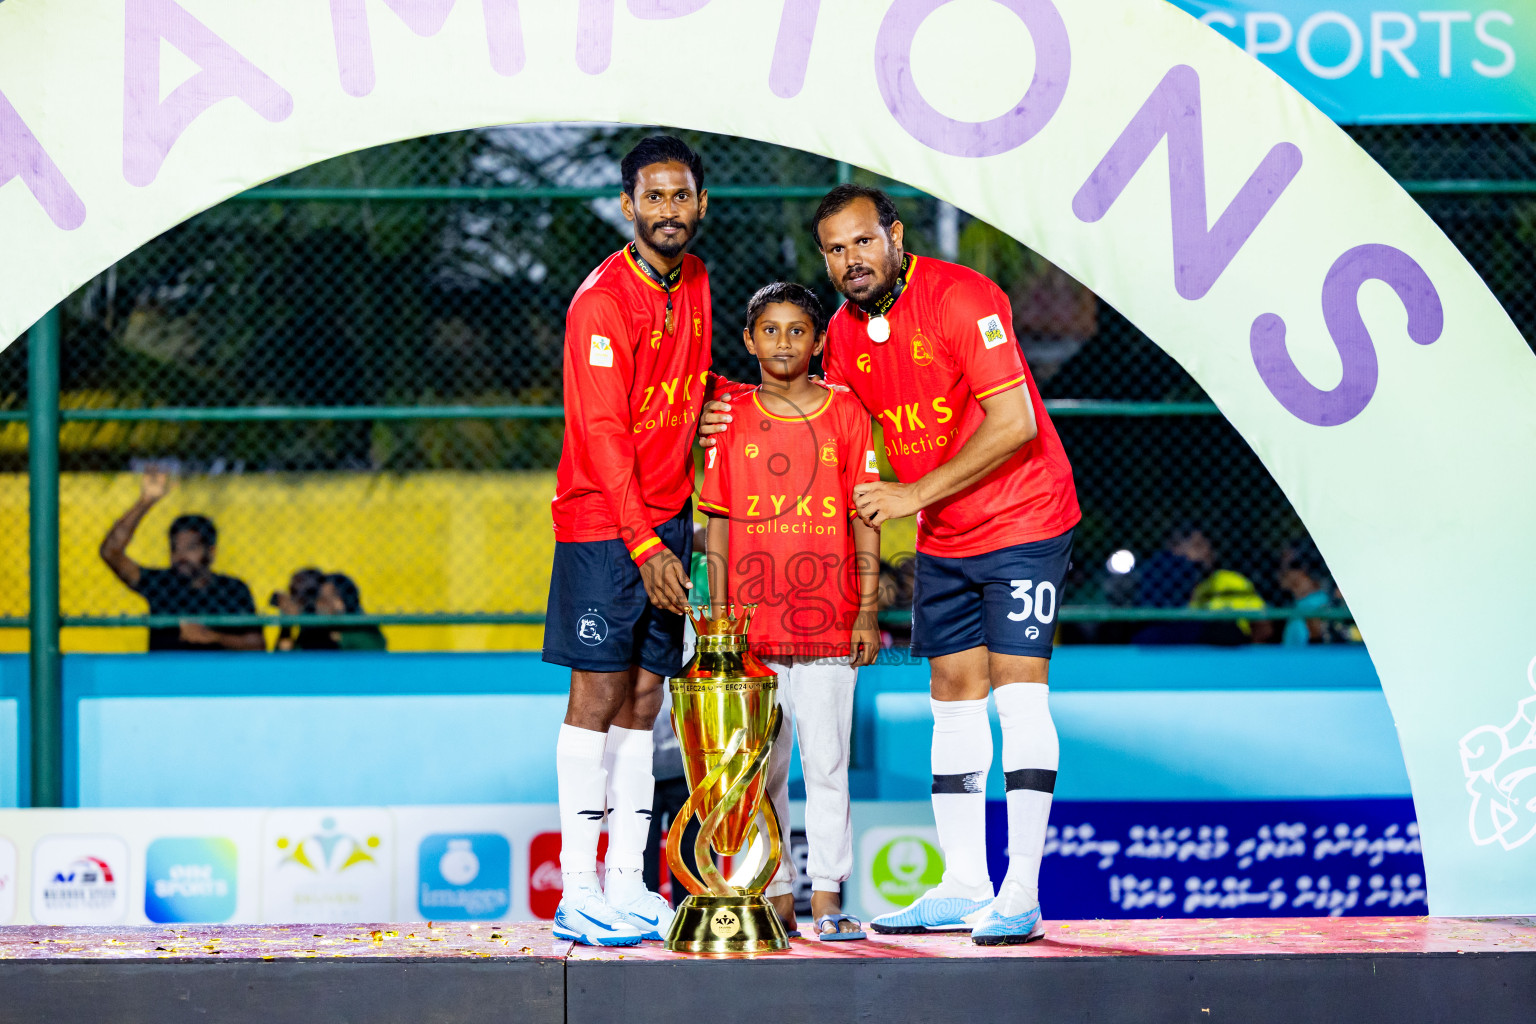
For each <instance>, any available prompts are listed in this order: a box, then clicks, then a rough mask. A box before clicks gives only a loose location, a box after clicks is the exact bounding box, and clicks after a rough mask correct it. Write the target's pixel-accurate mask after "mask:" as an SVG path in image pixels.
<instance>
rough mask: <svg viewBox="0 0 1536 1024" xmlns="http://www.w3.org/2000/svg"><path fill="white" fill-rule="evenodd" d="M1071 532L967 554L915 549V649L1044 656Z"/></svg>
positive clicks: (923, 654)
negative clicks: (982, 650) (959, 555)
mask: <svg viewBox="0 0 1536 1024" xmlns="http://www.w3.org/2000/svg"><path fill="white" fill-rule="evenodd" d="M1072 533H1073V531H1071V530H1068V531H1067V532H1066V533H1064V534H1062V535H1061V536H1060V537H1052V538H1051V539H1050V540H1038V541H1033V542H1031V543H1029V544H1017V545H1015V546H1013V547H1011V548H1002V549H1000V550H997V551H988V552H987V553H986V554H982V555H971V556H970V557H969V558H935V557H933V556H932V555H925V554H923V553H922V552H921V551H919V552H918V553H917V575H916V577H915V578H914V581H913V587H912V653H913V654H914V655H916V656H917V657H919V658H939V657H943V656H944V655H946V654H954V653H956V652H958V651H968V650H970V649H971V648H972V647H985V648H986V649H987V650H989V651H991V652H993V653H995V654H1019V655H1023V656H1025V657H1029V658H1049V657H1050V656H1051V640H1052V638H1053V637H1054V636H1055V633H1056V610H1057V609H1058V608H1060V607H1061V583H1062V580H1063V579H1065V578H1066V575H1067V567H1068V566H1069V565H1071V563H1072Z"/></svg>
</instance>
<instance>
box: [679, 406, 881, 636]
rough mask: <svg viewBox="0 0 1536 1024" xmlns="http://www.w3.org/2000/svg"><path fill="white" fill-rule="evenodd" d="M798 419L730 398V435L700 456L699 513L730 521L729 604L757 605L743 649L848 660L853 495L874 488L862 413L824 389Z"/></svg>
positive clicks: (855, 586)
mask: <svg viewBox="0 0 1536 1024" xmlns="http://www.w3.org/2000/svg"><path fill="white" fill-rule="evenodd" d="M826 394H827V399H826V401H825V402H823V403H822V404H821V406H820V408H817V409H814V410H807V412H806V414H805V415H804V416H793V417H783V416H776V415H774V414H773V413H770V412H768V411H767V410H766V409H765V408H763V404H762V401H761V399H760V398H759V397H758V394H757V389H756V388H753V389H750V390H747V391H745V392H744V393H741V394H738V395H735V396H734V401H733V403H732V410H731V412H732V415H733V417H734V422H733V423H732V424H731V429H730V430H727V431H725V432H724V433H722V434H719V435H717V442H716V444H715V446H714V447H713V448H708V449H705V455H704V487H703V493H702V496H701V497H700V499H699V508H700V509H702V510H703V511H704V512H705V513H707V514H708V515H711V516H723V517H726V518H728V519H729V520H730V521H731V542H730V551H729V554H728V556H727V562H728V564H727V566H726V577H727V579H728V580H729V588H730V596H731V600H733V601H736V602H739V603H744V604H755V605H757V606H758V609H757V612H756V613H755V614H754V615H753V617H752V634H751V640H752V649H753V650H754V651H758V652H759V653H765V654H800V655H807V656H811V657H827V656H832V655H842V654H847V653H848V633H849V631H850V630H851V629H853V624H854V619H855V618H856V617H857V615H858V611H859V582H858V575H857V573H856V571H855V570H856V564H855V562H854V547H853V522H852V520H853V488H854V486H855V485H856V484H860V483H863V482H865V481H867V480H879V479H880V470H879V468H878V466H877V465H876V463H875V452H874V444H873V441H872V438H871V428H870V423H869V414H868V413H866V412H865V411H864V408H863V407H862V406H861V405H860V404H859V402H858V400H857V399H855V398H854V397H853V396H852V395H850V394H848V392H846V391H836V390H828V391H827V392H826Z"/></svg>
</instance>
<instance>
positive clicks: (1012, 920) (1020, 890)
mask: <svg viewBox="0 0 1536 1024" xmlns="http://www.w3.org/2000/svg"><path fill="white" fill-rule="evenodd" d="M1044 935H1045V924H1044V923H1043V922H1042V921H1041V920H1040V900H1039V897H1038V895H1037V894H1036V892H1035V891H1032V890H1026V889H1025V888H1024V887H1023V886H1021V885H1019V884H1017V883H1015V882H1009V881H1004V882H1003V884H1002V888H1001V889H999V890H998V894H997V899H995V900H993V901H992V905H991V906H990V907H988V908H987V909H986V911H985V912H984V913H983V914H982V915H981V917H979V918H978V919H977V920H976V926H975V927H974V928H972V929H971V941H972V942H974V943H976V945H978V946H1021V945H1023V944H1024V943H1026V942H1034V941H1035V940H1036V939H1038V938H1041V937H1043V936H1044Z"/></svg>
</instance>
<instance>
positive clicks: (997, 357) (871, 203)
mask: <svg viewBox="0 0 1536 1024" xmlns="http://www.w3.org/2000/svg"><path fill="white" fill-rule="evenodd" d="M812 230H813V231H814V233H815V235H816V240H817V244H818V246H819V247H820V249H821V253H822V256H823V257H824V258H825V259H826V263H827V273H828V274H829V275H830V276H831V278H832V283H833V284H834V285H835V286H836V287H837V289H838V291H840V292H841V293H842V294H843V296H844V297H845V298H846V299H847V300H848V301H847V302H846V303H845V304H844V305H843V306H842V308H840V309H839V310H838V311H837V313H836V314H835V315H834V316H833V317H832V321H831V323H830V324H829V325H828V331H827V345H826V357H825V368H826V375H827V380H828V382H829V383H831V384H834V385H840V386H843V387H847V388H849V389H850V390H852V392H853V393H854V394H855V395H856V396H857V397H858V398H859V400H860V401H861V402H862V403H863V404H864V407H865V408H866V409H868V410H869V412H870V415H871V416H873V417H874V418H875V419H876V421H877V422H879V423H880V425H881V427H882V428H883V432H884V437H885V451H886V455H887V456H888V457H889V459H890V462H891V466H892V468H893V469H895V471H896V476H897V478H898V480H899V482H895V483H871V484H862V485H860V486H859V487H858V488H857V490H856V492H855V493H856V498H855V504H856V506H857V508H858V510H859V514H860V516H861V517H863V518H864V519H865V521H866V522H868V523H869V524H870V525H872V526H879V525H880V524H881V523H883V522H885V521H886V520H888V519H898V518H901V517H903V516H910V515H914V514H915V515H916V516H917V517H918V519H917V524H918V528H917V576H916V581H915V584H916V585H915V590H914V593H913V598H912V651H913V653H914V654H916V655H919V656H921V657H926V658H928V659H929V667H930V670H931V673H932V674H931V680H930V697H931V702H930V703H931V707H932V709H933V716H934V729H933V750H932V757H933V813H934V819H935V823H936V825H937V827H938V833H939V843H940V845H941V846H942V847H943V848H944V860H945V870H944V877H943V880H942V881H941V882H940V883H939V885H938V886H937V887H936V888H934V889H932V890H930V891H929V892H927V893H924V894H923V896H921V897H920V898H918V900H916V901H915V902H914V903H913V904H912V905H911V906H909V907H907V908H905V909H903V910H900V911H896V912H894V913H891V914H886V915H883V916H881V917H877V918H875V919H874V921H872V922H871V926H872V927H873V928H874V929H875V930H876V931H882V932H923V931H938V930H964V929H966V928H970V930H971V934H972V937H973V938H974V940H975V941H976V942H977V943H980V944H984V945H988V944H1000V943H1016V942H1027V941H1029V940H1030V939H1033V938H1038V937H1039V936H1040V935H1041V934H1043V930H1042V928H1041V925H1040V904H1039V894H1038V886H1039V874H1040V858H1041V855H1042V853H1043V851H1044V846H1045V830H1046V822H1047V819H1048V818H1049V816H1050V804H1051V793H1052V791H1053V789H1054V786H1055V781H1056V767H1057V754H1058V748H1057V740H1056V728H1055V725H1054V724H1053V723H1052V721H1051V713H1050V708H1049V705H1048V701H1047V688H1046V681H1047V672H1048V669H1049V667H1050V657H1051V642H1052V636H1053V633H1054V629H1055V618H1056V609H1057V608H1058V607H1059V604H1060V600H1061V585H1062V578H1063V577H1064V576H1065V575H1066V571H1067V566H1068V564H1069V559H1070V556H1071V550H1072V530H1073V527H1074V526H1076V524H1077V522H1078V520H1079V519H1080V518H1081V514H1080V513H1079V511H1078V506H1077V492H1076V488H1075V487H1074V486H1073V483H1072V468H1071V466H1070V465H1069V464H1068V463H1067V458H1066V454H1065V453H1064V452H1063V451H1062V447H1061V442H1060V440H1059V439H1058V438H1057V436H1056V430H1055V428H1054V427H1053V426H1052V425H1051V421H1050V419H1049V418H1048V417H1047V416H1046V413H1045V406H1044V405H1043V404H1042V403H1041V400H1040V395H1039V392H1038V391H1037V390H1036V389H1035V384H1034V381H1033V380H1032V379H1031V377H1030V375H1029V371H1028V369H1027V368H1026V367H1025V365H1024V362H1023V358H1022V356H1021V354H1020V351H1019V346H1018V342H1017V340H1016V339H1015V338H1014V334H1013V311H1012V309H1011V307H1010V305H1009V302H1008V298H1007V296H1005V295H1004V294H1003V292H1002V290H1001V289H999V288H998V287H997V286H996V285H994V284H993V283H992V282H991V281H989V280H987V279H986V278H985V277H983V276H982V275H980V274H978V273H976V272H975V271H973V270H969V269H967V268H965V267H961V266H956V265H955V264H952V263H945V262H942V261H940V260H935V259H931V258H929V257H924V256H916V255H913V254H911V253H908V252H906V251H905V249H904V247H903V245H902V242H903V228H902V224H901V221H900V219H899V218H898V216H897V213H896V206H895V204H894V203H892V202H891V200H890V197H888V196H887V195H886V194H885V193H883V192H881V191H879V190H878V189H871V188H864V187H862V186H858V185H840V186H838V187H837V188H835V189H833V190H832V191H831V192H829V193H828V194H827V196H826V198H824V199H823V200H822V202H821V205H820V207H819V208H818V209H817V211H816V216H815V219H814V220H813V222H812ZM714 420H715V414H714V413H713V412H712V413H711V415H710V416H709V417H707V418H706V423H707V424H710V423H712V422H713V421H714ZM713 429H718V428H717V427H713V426H706V428H705V430H706V432H709V431H711V430H713ZM989 692H991V693H995V694H996V699H997V710H998V717H999V718H1000V719H1001V720H1002V727H1003V773H1004V778H1005V780H1006V785H1005V788H1006V791H1007V800H1008V850H1009V854H1010V859H1009V867H1008V874H1007V877H1006V878H1004V880H1003V883H1002V885H1001V886H1000V887H999V890H998V891H997V893H996V898H995V899H994V894H993V889H992V881H991V878H990V877H989V876H988V873H987V859H986V834H985V831H986V803H985V801H986V788H987V787H986V779H987V771H988V768H989V767H990V765H991V763H992V733H991V730H990V728H989V727H988V723H987V696H988V693H989Z"/></svg>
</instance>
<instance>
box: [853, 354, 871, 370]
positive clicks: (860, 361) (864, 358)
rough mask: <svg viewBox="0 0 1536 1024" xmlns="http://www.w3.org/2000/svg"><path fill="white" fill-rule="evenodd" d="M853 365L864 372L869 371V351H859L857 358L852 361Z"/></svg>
mask: <svg viewBox="0 0 1536 1024" xmlns="http://www.w3.org/2000/svg"><path fill="white" fill-rule="evenodd" d="M853 365H854V366H857V367H858V368H859V369H861V370H863V371H864V372H865V373H868V372H869V353H868V352H860V353H859V358H857V359H855V360H854V361H853Z"/></svg>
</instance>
